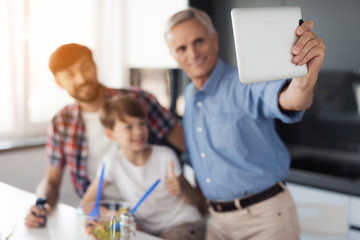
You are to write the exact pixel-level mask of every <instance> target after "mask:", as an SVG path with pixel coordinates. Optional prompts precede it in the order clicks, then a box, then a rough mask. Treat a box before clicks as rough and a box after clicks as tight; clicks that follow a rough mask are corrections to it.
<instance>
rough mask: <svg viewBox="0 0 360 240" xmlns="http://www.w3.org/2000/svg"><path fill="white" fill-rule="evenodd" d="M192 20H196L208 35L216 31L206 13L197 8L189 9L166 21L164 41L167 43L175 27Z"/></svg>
mask: <svg viewBox="0 0 360 240" xmlns="http://www.w3.org/2000/svg"><path fill="white" fill-rule="evenodd" d="M192 18H195V19H196V20H198V21H199V22H200V23H201V24H202V25H203V26H204V27H205V28H206V30H207V31H208V32H209V34H212V33H214V32H215V31H216V30H215V28H214V25H213V23H212V21H211V19H210V17H209V15H208V14H207V13H206V12H204V11H202V10H200V9H197V8H192V7H189V8H187V9H185V10H183V11H180V12H177V13H175V14H174V15H172V16H171V17H170V18H169V19H168V20H167V22H166V24H165V30H164V37H165V41H166V42H167V38H168V35H169V33H170V31H171V29H172V28H173V27H174V26H175V25H177V24H179V23H182V22H185V21H187V20H189V19H192Z"/></svg>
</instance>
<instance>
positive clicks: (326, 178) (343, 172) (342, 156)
mask: <svg viewBox="0 0 360 240" xmlns="http://www.w3.org/2000/svg"><path fill="white" fill-rule="evenodd" d="M289 151H290V155H291V159H292V163H291V164H292V166H291V168H290V172H289V175H288V178H287V181H288V182H291V183H296V184H300V185H304V186H309V187H314V188H319V189H324V190H329V191H334V192H338V193H344V194H347V195H352V196H358V197H359V196H360V154H354V153H347V152H339V151H332V150H329V149H314V148H309V147H304V146H291V147H289Z"/></svg>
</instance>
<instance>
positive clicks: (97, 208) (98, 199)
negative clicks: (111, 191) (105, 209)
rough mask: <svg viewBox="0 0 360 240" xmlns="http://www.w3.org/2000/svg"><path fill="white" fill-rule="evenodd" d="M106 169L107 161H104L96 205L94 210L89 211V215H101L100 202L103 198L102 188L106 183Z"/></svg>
mask: <svg viewBox="0 0 360 240" xmlns="http://www.w3.org/2000/svg"><path fill="white" fill-rule="evenodd" d="M104 169H105V163H103V165H102V169H101V175H100V181H99V185H98V189H97V193H96V200H95V205H94V208H93V209H92V211H91V212H90V213H89V217H100V212H99V204H100V199H101V192H102V188H103V185H104V184H103V183H104Z"/></svg>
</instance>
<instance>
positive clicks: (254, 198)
mask: <svg viewBox="0 0 360 240" xmlns="http://www.w3.org/2000/svg"><path fill="white" fill-rule="evenodd" d="M282 191H284V188H283V187H282V186H281V185H280V184H279V183H276V184H275V185H274V186H272V187H270V188H268V189H266V190H264V191H262V192H260V193H257V194H254V195H251V196H249V197H245V198H237V199H234V200H232V201H229V202H219V201H210V202H209V204H210V207H211V208H212V209H214V211H215V212H227V211H233V210H237V209H241V208H246V207H249V206H250V205H253V204H255V203H259V202H261V201H264V200H266V199H269V198H271V197H273V196H275V195H276V194H278V193H280V192H282Z"/></svg>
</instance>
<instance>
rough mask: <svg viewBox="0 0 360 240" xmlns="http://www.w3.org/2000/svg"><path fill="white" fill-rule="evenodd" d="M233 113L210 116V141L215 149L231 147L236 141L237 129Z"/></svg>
mask: <svg viewBox="0 0 360 240" xmlns="http://www.w3.org/2000/svg"><path fill="white" fill-rule="evenodd" d="M233 118H234V116H233V114H216V115H212V116H211V118H210V125H209V132H210V138H211V139H210V141H211V143H212V145H213V146H214V148H215V149H222V148H229V147H233V146H234V145H235V144H236V143H237V131H236V128H235V127H234V119H233Z"/></svg>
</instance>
